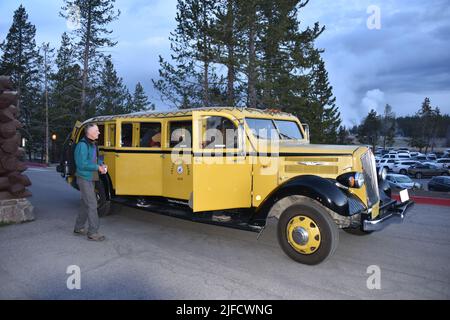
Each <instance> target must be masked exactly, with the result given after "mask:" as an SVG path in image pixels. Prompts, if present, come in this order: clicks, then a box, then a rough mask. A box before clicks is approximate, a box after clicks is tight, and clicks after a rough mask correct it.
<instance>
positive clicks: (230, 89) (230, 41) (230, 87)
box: [226, 0, 236, 107]
mask: <svg viewBox="0 0 450 320" xmlns="http://www.w3.org/2000/svg"><path fill="white" fill-rule="evenodd" d="M233 1H234V0H228V2H227V30H226V33H227V51H228V66H227V67H228V74H227V82H228V83H227V104H228V106H230V107H233V106H234V103H235V101H234V81H235V78H236V71H235V67H234V37H233V29H234V28H233V24H234V15H233Z"/></svg>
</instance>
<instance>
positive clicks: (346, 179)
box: [336, 172, 364, 188]
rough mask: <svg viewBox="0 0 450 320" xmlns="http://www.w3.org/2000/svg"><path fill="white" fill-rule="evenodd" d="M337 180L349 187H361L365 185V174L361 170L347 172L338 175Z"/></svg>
mask: <svg viewBox="0 0 450 320" xmlns="http://www.w3.org/2000/svg"><path fill="white" fill-rule="evenodd" d="M336 180H337V182H339V183H340V184H342V185H343V186H346V187H348V188H361V187H362V186H363V185H364V175H363V174H362V173H361V172H347V173H344V174H341V175H340V176H338V177H337V178H336Z"/></svg>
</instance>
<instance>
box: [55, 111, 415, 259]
mask: <svg viewBox="0 0 450 320" xmlns="http://www.w3.org/2000/svg"><path fill="white" fill-rule="evenodd" d="M88 123H95V124H97V125H98V127H99V129H100V132H101V134H100V137H99V139H98V148H99V155H100V156H101V157H103V160H104V162H105V163H106V164H107V165H108V172H107V174H106V175H101V181H100V183H98V186H97V193H98V196H97V198H98V208H99V214H100V215H106V214H109V213H110V212H111V203H112V202H116V203H124V204H127V205H132V206H137V207H144V208H148V210H149V211H152V212H159V213H163V214H168V215H172V216H177V217H180V218H184V219H190V220H193V221H197V222H203V223H211V224H216V225H223V226H228V227H233V228H239V229H243V230H249V231H255V232H258V233H261V232H262V231H263V230H264V228H265V226H266V225H267V223H268V221H269V219H274V220H271V221H276V224H277V237H278V241H279V243H280V246H281V248H282V249H283V251H284V252H285V253H286V254H287V255H288V256H289V257H291V258H292V259H294V260H295V261H298V262H301V263H305V264H317V263H320V262H322V261H324V260H325V259H326V258H328V257H329V256H331V255H332V254H333V253H334V251H335V249H336V247H337V244H338V238H339V229H344V230H346V231H348V232H350V233H355V234H359V235H365V234H370V233H371V232H373V231H375V230H380V229H382V228H383V227H384V226H386V225H387V224H389V223H391V222H398V221H402V220H403V217H404V214H405V212H406V210H407V209H408V208H409V207H410V205H411V204H412V202H411V201H410V200H409V199H408V198H404V199H403V200H404V201H403V202H401V203H400V202H396V201H395V200H392V199H391V197H390V196H391V194H390V189H389V185H388V184H387V183H385V181H384V178H385V177H384V174H383V171H379V172H378V171H377V169H376V166H375V160H374V156H373V154H372V151H371V150H370V148H368V147H367V146H341V145H314V144H310V142H309V133H308V129H307V126H306V125H305V124H302V123H301V122H300V121H299V119H298V118H296V117H295V116H293V115H291V114H288V113H284V112H279V111H276V110H259V109H250V108H231V107H229V108H227V107H221V108H199V109H186V110H176V111H165V112H139V113H132V114H124V115H111V116H99V117H94V118H91V119H88V120H86V121H85V122H83V123H79V122H78V123H77V124H76V125H75V127H74V129H73V131H72V133H71V135H70V136H69V137H68V139H67V141H66V144H65V152H64V153H63V157H62V159H61V164H60V165H59V166H58V171H59V172H61V174H62V176H63V177H64V178H65V179H66V180H67V182H68V183H70V184H71V185H72V186H74V187H75V188H77V184H76V177H75V176H74V174H73V173H70V172H69V170H68V156H67V154H68V152H67V150H70V148H71V146H72V147H73V145H74V144H76V143H77V141H78V140H79V139H80V138H81V137H82V135H83V132H84V130H83V127H84V126H85V125H86V124H88ZM406 197H407V195H406Z"/></svg>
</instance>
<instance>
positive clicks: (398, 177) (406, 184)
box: [386, 173, 422, 189]
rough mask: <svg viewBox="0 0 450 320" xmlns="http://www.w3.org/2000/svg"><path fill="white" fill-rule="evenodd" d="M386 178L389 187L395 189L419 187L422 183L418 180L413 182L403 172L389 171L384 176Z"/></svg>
mask: <svg viewBox="0 0 450 320" xmlns="http://www.w3.org/2000/svg"><path fill="white" fill-rule="evenodd" d="M386 180H387V182H388V183H389V186H390V187H391V188H397V189H421V188H422V185H421V184H420V183H418V182H414V181H412V180H411V178H410V177H408V176H405V175H403V174H392V173H389V174H388V175H387V176H386Z"/></svg>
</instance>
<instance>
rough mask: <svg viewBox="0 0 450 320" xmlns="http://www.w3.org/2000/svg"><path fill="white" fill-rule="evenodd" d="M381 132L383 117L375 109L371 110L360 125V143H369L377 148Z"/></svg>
mask: <svg viewBox="0 0 450 320" xmlns="http://www.w3.org/2000/svg"><path fill="white" fill-rule="evenodd" d="M380 133H381V118H380V117H379V116H378V115H377V112H376V111H375V110H373V109H372V110H370V112H369V114H368V115H367V117H365V118H364V120H363V122H362V124H361V125H360V126H359V127H358V140H359V142H360V143H364V144H369V145H371V146H372V148H373V150H375V146H376V144H377V143H378V140H379V138H380Z"/></svg>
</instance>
